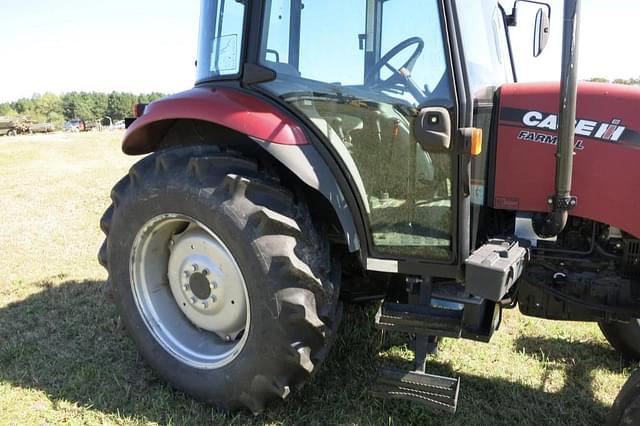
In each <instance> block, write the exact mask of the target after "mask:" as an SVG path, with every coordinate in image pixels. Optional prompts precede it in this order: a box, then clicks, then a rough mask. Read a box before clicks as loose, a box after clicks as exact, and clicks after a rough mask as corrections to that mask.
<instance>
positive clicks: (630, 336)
mask: <svg viewBox="0 0 640 426" xmlns="http://www.w3.org/2000/svg"><path fill="white" fill-rule="evenodd" d="M599 325H600V330H602V334H604V337H605V338H606V339H607V340H608V341H609V343H610V344H611V346H613V347H614V348H615V349H616V350H617V351H618V352H620V354H622V356H623V357H624V358H625V359H626V360H628V361H638V360H640V319H633V320H631V322H629V323H621V322H601V323H599Z"/></svg>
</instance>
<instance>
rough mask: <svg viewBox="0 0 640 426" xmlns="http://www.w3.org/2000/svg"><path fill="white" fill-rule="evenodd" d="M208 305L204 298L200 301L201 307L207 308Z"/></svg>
mask: <svg viewBox="0 0 640 426" xmlns="http://www.w3.org/2000/svg"><path fill="white" fill-rule="evenodd" d="M208 306H209V303H208V302H207V301H206V300H205V301H204V302H202V307H203V308H205V309H207V307H208Z"/></svg>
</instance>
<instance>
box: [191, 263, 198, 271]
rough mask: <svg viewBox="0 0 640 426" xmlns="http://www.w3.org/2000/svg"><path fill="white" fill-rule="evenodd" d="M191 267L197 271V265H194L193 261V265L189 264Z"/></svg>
mask: <svg viewBox="0 0 640 426" xmlns="http://www.w3.org/2000/svg"><path fill="white" fill-rule="evenodd" d="M191 268H193V272H197V271H198V265H196V264H195V263H194V264H193V265H191Z"/></svg>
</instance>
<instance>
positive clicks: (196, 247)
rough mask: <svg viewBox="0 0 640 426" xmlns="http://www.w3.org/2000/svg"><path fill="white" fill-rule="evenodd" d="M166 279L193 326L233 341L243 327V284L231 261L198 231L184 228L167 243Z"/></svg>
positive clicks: (244, 311) (245, 313)
mask: <svg viewBox="0 0 640 426" xmlns="http://www.w3.org/2000/svg"><path fill="white" fill-rule="evenodd" d="M170 251H171V254H170V256H169V268H168V277H169V284H170V286H171V292H172V293H173V297H174V299H175V301H176V304H177V305H178V307H179V308H180V310H181V311H182V312H183V313H184V314H185V315H186V316H187V318H188V319H189V320H190V321H191V322H192V323H193V324H194V325H196V326H197V327H199V328H201V329H203V330H208V331H212V332H214V333H216V334H217V335H218V336H220V337H221V338H223V339H225V340H234V339H235V338H236V337H237V336H238V335H239V334H240V332H241V331H242V330H243V329H244V327H245V320H246V315H247V307H246V302H245V297H244V294H243V289H244V284H243V282H242V277H241V276H239V274H238V272H237V269H236V268H233V266H234V264H235V261H234V260H233V258H231V257H230V254H229V253H228V251H227V250H225V249H224V248H223V247H221V246H220V244H219V241H218V240H217V239H215V238H213V237H212V236H211V235H209V234H208V233H207V232H205V231H204V230H202V229H198V228H194V229H187V230H186V231H185V232H183V233H182V234H180V235H177V236H175V237H174V238H173V239H172V242H171V243H170Z"/></svg>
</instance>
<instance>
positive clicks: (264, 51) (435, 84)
mask: <svg viewBox="0 0 640 426" xmlns="http://www.w3.org/2000/svg"><path fill="white" fill-rule="evenodd" d="M245 3H246V2H237V1H226V2H225V1H215V0H212V1H205V2H204V5H203V13H202V17H203V21H202V26H201V38H200V42H201V44H200V54H199V60H198V79H199V80H200V81H201V82H206V81H212V80H220V79H233V78H238V76H239V73H240V72H241V70H242V66H241V65H242V63H243V59H242V58H243V55H244V54H247V55H255V57H252V58H247V59H246V60H249V61H251V60H253V61H255V62H256V63H257V64H258V65H259V66H261V67H264V68H265V69H269V70H271V71H272V72H273V74H272V76H271V77H270V78H269V81H264V82H257V83H256V84H254V87H256V88H258V89H259V90H261V91H263V92H264V93H267V94H268V95H270V96H273V97H276V98H277V99H278V100H279V101H280V102H283V103H284V104H285V105H286V106H287V107H288V108H290V109H291V110H292V111H294V113H296V114H297V115H298V116H299V117H300V118H301V119H302V120H304V122H305V123H306V124H307V125H308V126H309V128H310V129H312V131H314V132H316V133H317V134H318V136H319V137H320V138H321V139H322V140H324V141H325V142H326V143H327V144H328V145H329V149H330V150H332V151H333V152H334V153H335V155H337V157H338V158H339V159H340V162H341V163H342V166H343V167H344V169H346V173H347V174H348V176H349V177H348V179H349V181H350V182H352V183H353V185H354V186H355V187H356V192H357V195H358V198H359V199H358V202H359V205H360V208H361V210H362V213H363V216H364V222H365V223H366V226H367V228H368V232H367V236H368V238H369V247H370V253H371V255H372V257H379V258H398V259H402V258H414V259H420V261H423V262H424V261H429V262H434V263H438V264H443V263H444V264H454V263H456V262H458V260H459V259H462V258H464V255H463V254H461V253H458V252H457V251H458V250H459V245H458V244H457V243H456V241H455V240H456V236H457V235H458V234H459V232H460V230H459V223H458V221H457V220H458V218H459V217H460V212H458V211H457V210H458V209H457V205H458V203H457V200H458V199H459V198H458V197H460V196H461V195H462V194H460V191H461V190H462V188H461V187H460V179H461V176H460V174H461V173H463V172H464V170H463V167H464V165H463V164H462V162H463V161H464V159H461V158H460V155H459V154H460V153H461V150H460V149H459V147H460V146H461V145H462V144H464V143H465V141H464V140H463V139H464V138H462V137H460V136H459V135H458V133H457V132H456V131H455V130H454V129H457V128H459V127H468V126H470V125H471V122H472V116H471V115H470V114H468V113H466V111H464V110H463V109H464V108H467V106H466V105H467V104H468V105H471V103H472V102H475V103H476V105H482V111H481V112H480V115H479V117H478V118H479V120H480V122H478V123H476V124H477V125H478V126H479V127H481V128H482V130H484V134H485V139H486V138H488V135H489V130H490V129H489V125H490V122H491V120H490V114H491V103H492V100H493V94H494V92H495V90H496V89H497V88H498V87H499V86H501V85H502V84H504V83H508V82H513V80H514V74H513V68H512V64H511V59H510V58H511V56H510V53H509V42H508V38H507V32H506V15H505V13H504V11H503V9H502V8H501V7H500V6H499V5H498V3H497V2H496V1H495V0H483V1H477V0H458V1H456V2H452V3H451V4H448V3H447V5H446V6H445V4H444V3H443V2H441V1H436V0H429V1H426V2H425V1H421V0H387V1H380V0H359V1H350V2H344V1H340V0H323V1H319V0H304V1H303V0H270V1H265V2H260V3H261V4H262V10H261V14H260V17H259V26H257V25H255V26H254V24H255V21H256V20H258V19H257V18H256V17H252V19H253V20H252V19H249V17H248V16H247V9H248V8H247V6H246V4H245ZM254 13H255V11H254ZM337 17H339V19H337ZM247 25H252V27H251V28H252V31H246V29H245V28H246V26H247ZM458 29H461V32H459V31H458ZM454 35H455V37H459V38H460V39H461V40H462V45H461V46H460V45H457V44H455V42H454V39H453V37H454ZM244 46H249V47H247V48H246V49H245V47H244ZM463 49H464V52H465V54H466V55H465V56H464V58H465V59H464V63H463V64H460V63H458V64H457V65H456V64H455V62H454V61H456V60H458V59H462V58H463V56H462V55H461V50H463ZM245 50H246V51H245ZM456 67H457V68H458V69H456ZM461 72H464V73H465V74H466V75H460V73H461ZM456 73H458V74H456ZM465 93H468V94H471V96H472V98H471V99H467V98H466V97H465ZM486 158H487V157H486V155H484V156H480V157H478V159H477V161H475V164H474V173H476V174H477V179H475V180H474V182H475V183H474V195H475V196H474V200H473V201H474V202H475V203H477V204H478V205H482V204H483V203H484V181H485V176H484V174H485V172H486V164H485V163H486ZM467 161H468V160H467Z"/></svg>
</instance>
